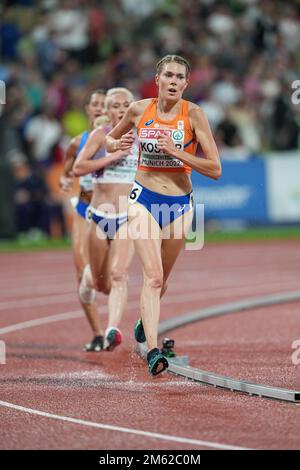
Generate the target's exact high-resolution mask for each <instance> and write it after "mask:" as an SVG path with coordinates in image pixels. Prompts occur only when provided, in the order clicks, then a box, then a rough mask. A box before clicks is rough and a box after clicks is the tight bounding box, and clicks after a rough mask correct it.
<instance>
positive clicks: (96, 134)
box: [89, 125, 106, 142]
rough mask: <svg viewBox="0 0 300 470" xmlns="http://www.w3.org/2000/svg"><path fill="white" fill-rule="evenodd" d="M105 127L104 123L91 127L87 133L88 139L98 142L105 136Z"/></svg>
mask: <svg viewBox="0 0 300 470" xmlns="http://www.w3.org/2000/svg"><path fill="white" fill-rule="evenodd" d="M105 130H106V128H105V126H104V125H100V126H99V127H96V129H93V130H92V132H91V133H90V135H89V141H93V142H100V141H102V140H103V139H104V138H105V135H106V132H105Z"/></svg>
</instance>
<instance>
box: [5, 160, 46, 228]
mask: <svg viewBox="0 0 300 470" xmlns="http://www.w3.org/2000/svg"><path fill="white" fill-rule="evenodd" d="M10 163H11V165H12V168H13V175H14V202H15V217H16V227H17V231H18V233H23V234H24V233H28V232H29V231H30V230H32V229H38V230H40V231H41V232H43V233H44V234H46V235H49V234H50V210H49V206H48V204H47V193H48V190H47V187H46V185H45V182H44V180H43V178H42V177H41V176H40V175H39V174H38V173H37V172H35V171H33V170H32V169H31V168H30V166H29V164H28V162H27V160H26V158H24V156H22V155H14V156H13V157H11V159H10Z"/></svg>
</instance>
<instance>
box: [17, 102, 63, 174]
mask: <svg viewBox="0 0 300 470" xmlns="http://www.w3.org/2000/svg"><path fill="white" fill-rule="evenodd" d="M61 136H62V128H61V125H60V123H59V122H58V121H57V119H56V118H55V114H54V109H53V106H52V105H50V104H49V103H45V104H44V105H43V107H42V109H41V111H40V113H39V114H38V115H37V116H34V117H32V118H31V119H30V120H29V122H28V124H27V126H26V128H25V139H26V140H27V142H28V143H29V146H30V151H31V155H32V157H33V160H34V162H35V163H36V164H39V165H42V166H44V167H46V166H49V165H50V164H51V162H52V161H53V149H54V146H55V145H56V144H57V143H58V142H59V140H60V138H61Z"/></svg>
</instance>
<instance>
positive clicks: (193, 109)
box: [188, 101, 206, 127]
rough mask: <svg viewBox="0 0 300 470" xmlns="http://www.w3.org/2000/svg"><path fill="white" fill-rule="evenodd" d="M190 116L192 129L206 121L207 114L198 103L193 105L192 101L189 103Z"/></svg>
mask: <svg viewBox="0 0 300 470" xmlns="http://www.w3.org/2000/svg"><path fill="white" fill-rule="evenodd" d="M188 115H189V120H190V123H191V126H192V127H194V126H195V124H197V123H199V122H201V121H202V120H206V115H205V112H204V111H203V109H202V108H201V106H199V105H198V104H196V103H192V102H191V101H188Z"/></svg>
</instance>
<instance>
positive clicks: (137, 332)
mask: <svg viewBox="0 0 300 470" xmlns="http://www.w3.org/2000/svg"><path fill="white" fill-rule="evenodd" d="M134 337H135V340H136V341H137V342H138V343H144V342H145V341H146V336H145V331H144V327H143V322H142V319H141V318H139V319H138V320H137V321H136V322H135V325H134Z"/></svg>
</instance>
